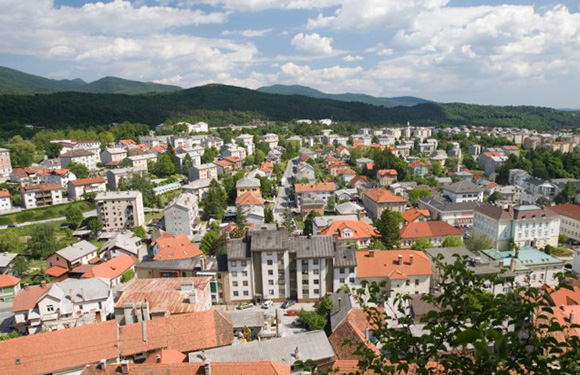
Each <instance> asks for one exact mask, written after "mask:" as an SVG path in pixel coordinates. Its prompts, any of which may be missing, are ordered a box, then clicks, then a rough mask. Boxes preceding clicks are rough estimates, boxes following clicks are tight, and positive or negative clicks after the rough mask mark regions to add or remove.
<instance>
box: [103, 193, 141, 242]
mask: <svg viewBox="0 0 580 375" xmlns="http://www.w3.org/2000/svg"><path fill="white" fill-rule="evenodd" d="M95 201H96V202H97V215H98V217H99V220H100V221H101V222H102V223H103V231H105V232H119V231H122V230H126V229H129V230H131V229H133V228H134V227H142V226H144V225H145V211H144V209H143V195H142V194H141V192H139V191H119V192H113V191H109V192H105V193H99V194H97V197H96V198H95Z"/></svg>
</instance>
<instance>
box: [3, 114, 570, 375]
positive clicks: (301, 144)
mask: <svg viewBox="0 0 580 375" xmlns="http://www.w3.org/2000/svg"><path fill="white" fill-rule="evenodd" d="M3 147H5V148H2V149H0V177H1V178H2V180H3V183H2V184H1V185H0V188H1V189H2V190H1V191H0V226H1V227H0V251H1V252H0V332H1V333H0V334H1V335H2V336H1V337H2V341H1V342H0V353H1V354H0V373H1V374H5V375H11V374H67V375H69V374H79V375H109V374H149V373H151V374H153V372H146V371H154V370H155V369H159V371H161V370H164V371H167V372H163V374H178V373H179V374H185V373H187V374H205V375H210V374H211V375H216V374H277V375H287V374H313V373H327V372H328V371H332V373H339V374H348V373H354V372H355V371H359V365H361V363H362V364H364V363H366V364H369V363H370V362H365V361H368V359H369V356H371V357H372V356H373V355H374V356H375V357H373V358H375V359H376V358H381V356H382V357H384V358H389V359H392V360H393V361H394V358H395V357H397V355H396V353H395V349H394V348H391V347H389V346H387V345H386V344H384V340H381V338H380V337H379V334H380V332H379V329H378V328H377V324H378V323H377V322H381V321H384V320H390V321H391V322H392V325H391V327H394V328H393V329H394V330H393V332H400V331H404V330H403V329H401V330H400V331H396V329H395V328H400V327H398V326H396V324H397V322H399V323H401V322H403V321H404V322H405V324H402V323H401V327H403V326H405V327H406V326H409V325H412V326H413V329H412V330H411V332H412V333H413V334H412V335H411V336H413V337H415V338H417V337H419V336H420V335H421V334H422V333H421V332H425V330H429V329H431V328H430V327H431V326H430V324H433V323H432V321H434V320H435V321H436V320H438V319H433V318H432V315H431V314H432V313H434V312H435V311H437V313H439V314H442V315H440V316H445V315H443V314H445V311H446V309H445V308H440V309H438V308H436V307H435V306H434V305H436V304H437V302H439V303H443V302H444V298H445V296H447V298H451V297H450V296H451V295H452V294H453V293H452V291H451V289H450V286H449V285H451V284H452V282H450V280H449V279H450V278H451V279H454V280H457V277H459V276H461V275H469V278H470V279H469V280H470V282H469V283H465V284H464V285H463V286H462V288H460V289H461V290H462V291H463V290H468V289H469V288H470V287H471V286H474V288H475V287H477V286H478V285H480V283H481V285H480V286H481V288H482V290H484V291H485V292H486V295H492V296H503V295H508V294H509V292H510V291H514V290H523V289H518V288H525V290H528V289H529V288H532V289H533V290H537V291H538V292H537V293H538V295H540V296H542V297H545V299H546V300H548V301H549V305H548V306H547V307H549V311H546V313H545V314H546V315H549V316H552V317H553V318H554V319H556V320H557V321H558V322H559V324H560V325H561V327H564V328H561V329H559V330H557V331H558V334H559V335H562V336H558V339H559V340H561V341H560V342H567V340H569V341H568V342H573V341H574V340H576V341H574V342H577V341H578V340H580V331H579V330H578V328H577V325H578V324H580V310H579V309H578V306H579V305H580V282H579V281H578V280H577V279H576V277H575V275H577V274H580V135H578V133H577V132H574V131H572V130H569V131H568V130H566V129H561V130H558V131H556V130H551V131H544V132H541V131H537V130H530V129H525V128H505V127H504V128H500V127H484V126H470V125H463V126H459V127H450V126H436V127H426V126H415V125H414V124H412V123H406V124H401V126H398V127H394V126H392V127H381V126H374V127H372V128H369V127H361V126H358V125H356V124H344V123H341V122H340V121H333V120H331V119H302V120H296V121H292V122H288V123H282V122H268V121H257V122H254V123H251V124H245V125H230V126H221V127H217V126H212V124H211V123H210V124H208V123H206V122H195V121H190V122H187V121H184V120H180V121H175V122H167V123H163V124H160V125H158V126H156V127H154V128H153V129H150V128H149V127H148V126H146V125H142V124H135V123H120V124H111V125H110V126H107V127H99V128H87V129H69V130H51V129H37V131H35V134H34V136H33V137H32V138H30V139H24V138H22V137H21V136H14V137H13V138H12V139H9V140H6V141H5V142H4V145H3ZM457 269H459V271H458V270H457ZM454 272H455V273H454ZM461 272H463V273H461ZM451 275H455V276H456V277H455V278H453V277H450V276H451ZM458 275H459V276H458ZM466 277H467V276H466ZM563 283H564V284H565V285H566V286H567V287H566V288H560V286H561V285H562V284H563ZM371 285H374V286H371ZM378 285H380V293H379V291H378V289H374V288H375V286H376V288H379V287H378ZM457 293H459V292H457ZM522 293H523V292H522ZM458 298H459V297H458ZM461 298H463V297H461ZM474 298H475V297H474ZM482 298H483V297H482ZM498 298H501V297H498ZM466 304H468V302H467V301H466ZM369 306H372V308H370V310H369ZM500 310H501V309H500V308H498V317H500V316H501V314H502V313H503V314H508V312H501V311H500ZM378 313H380V314H381V316H382V317H381V318H377V317H376V316H374V319H371V317H373V315H372V314H378ZM423 317H428V318H429V319H428V320H429V321H431V323H425V319H422V318H423ZM544 318H545V319H547V318H546V317H544ZM498 319H499V318H498ZM537 319H538V320H540V317H537ZM504 323H505V326H507V325H509V324H513V323H512V322H511V321H507V320H506V321H505V322H503V321H501V322H499V323H498V324H499V325H500V326H501V325H502V324H504ZM533 324H534V322H532V325H533ZM389 332H390V331H389ZM393 335H394V334H393ZM393 342H395V341H393ZM345 343H348V345H347V344H345ZM383 345H385V346H383ZM469 345H471V346H469ZM469 345H468V350H472V351H473V350H476V349H478V347H477V343H475V344H473V343H472V342H470V343H469ZM474 347H475V349H474ZM365 350H367V351H368V352H370V353H371V354H368V352H367V351H365ZM441 350H443V349H441ZM576 350H577V347H576ZM398 358H399V359H400V358H404V357H400V356H399V357H398ZM373 363H374V362H373ZM429 363H431V362H429ZM433 366H435V367H436V366H437V364H436V363H435V364H434V365H433ZM178 371H179V372H178ZM157 373H159V374H160V373H161V372H155V374H157ZM362 373H364V374H375V372H372V371H371V370H369V371H368V372H362ZM377 373H379V372H377ZM403 373H407V372H401V374H403ZM408 373H409V374H411V373H414V372H408ZM499 373H501V372H499ZM505 373H506V374H507V373H514V374H515V373H517V372H515V371H512V372H505ZM571 373H574V370H572V372H571Z"/></svg>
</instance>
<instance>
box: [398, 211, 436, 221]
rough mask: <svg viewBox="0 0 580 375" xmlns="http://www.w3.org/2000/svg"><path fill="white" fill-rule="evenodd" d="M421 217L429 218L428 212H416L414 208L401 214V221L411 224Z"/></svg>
mask: <svg viewBox="0 0 580 375" xmlns="http://www.w3.org/2000/svg"><path fill="white" fill-rule="evenodd" d="M421 216H425V217H430V216H431V213H430V212H429V210H418V209H416V208H411V209H409V210H407V211H405V213H403V220H405V221H406V222H408V223H412V222H414V221H415V220H417V219H418V218H420V217H421Z"/></svg>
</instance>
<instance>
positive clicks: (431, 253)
mask: <svg viewBox="0 0 580 375" xmlns="http://www.w3.org/2000/svg"><path fill="white" fill-rule="evenodd" d="M425 253H426V254H427V256H428V257H429V258H430V259H435V258H437V257H438V256H439V255H441V256H443V259H442V260H441V262H442V263H443V264H444V265H447V264H453V263H455V258H456V257H455V255H458V256H459V257H464V256H466V257H468V260H467V266H468V268H469V269H470V270H471V271H473V272H474V273H475V274H476V275H493V274H499V273H500V272H501V268H500V267H499V266H497V265H494V264H492V263H490V262H489V261H488V260H482V258H481V257H479V256H477V255H475V254H474V253H472V252H471V251H469V250H467V249H466V248H465V247H463V246H458V247H435V248H429V249H425ZM508 272H509V271H508ZM503 276H509V275H507V274H505V273H504V275H503Z"/></svg>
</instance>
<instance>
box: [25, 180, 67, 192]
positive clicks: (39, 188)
mask: <svg viewBox="0 0 580 375" xmlns="http://www.w3.org/2000/svg"><path fill="white" fill-rule="evenodd" d="M60 189H62V185H61V184H59V183H58V182H54V183H49V184H38V185H26V186H21V187H20V190H22V191H24V192H27V191H50V190H60Z"/></svg>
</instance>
